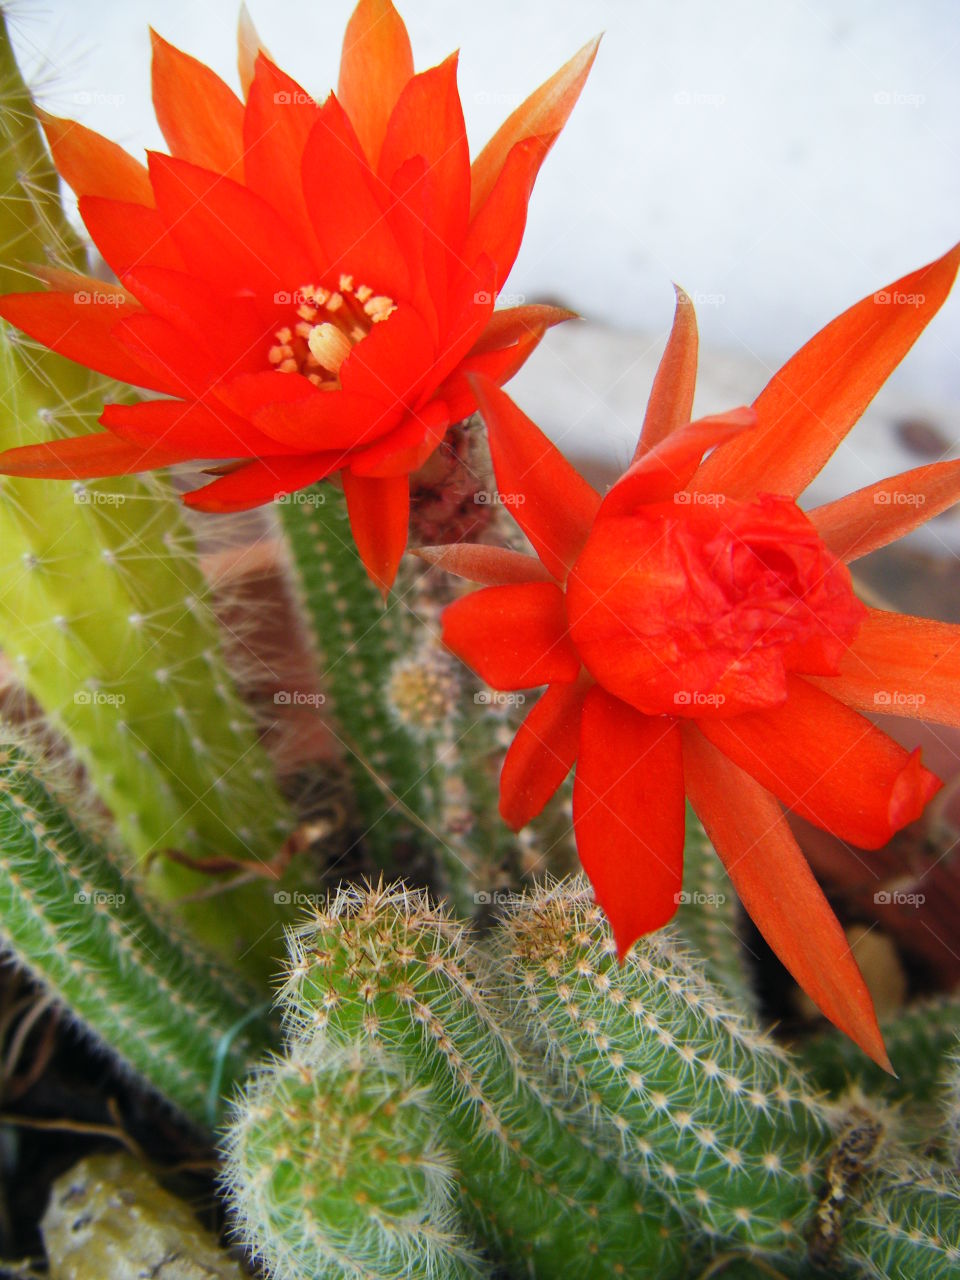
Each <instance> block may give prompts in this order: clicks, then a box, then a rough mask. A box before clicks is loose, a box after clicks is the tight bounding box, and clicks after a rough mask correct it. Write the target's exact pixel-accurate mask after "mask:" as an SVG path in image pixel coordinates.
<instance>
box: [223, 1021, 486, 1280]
mask: <svg viewBox="0 0 960 1280" xmlns="http://www.w3.org/2000/svg"><path fill="white" fill-rule="evenodd" d="M439 1129H440V1118H439V1115H438V1113H437V1109H436V1106H435V1104H434V1102H433V1099H432V1098H431V1097H430V1094H429V1091H428V1090H427V1089H426V1088H424V1087H422V1086H420V1085H416V1084H413V1083H411V1080H410V1078H409V1075H408V1073H407V1072H406V1070H405V1069H404V1067H403V1065H402V1064H401V1063H399V1062H397V1061H396V1060H394V1059H392V1058H391V1057H390V1056H389V1055H387V1054H385V1053H384V1052H382V1050H381V1049H380V1048H379V1047H378V1046H377V1045H376V1044H375V1043H374V1042H372V1041H371V1040H369V1039H368V1038H363V1039H361V1040H359V1041H357V1042H356V1043H354V1044H346V1045H335V1044H332V1043H330V1042H329V1041H328V1040H326V1038H325V1037H323V1036H322V1035H321V1036H320V1037H318V1038H317V1039H316V1040H315V1041H314V1042H312V1043H310V1044H298V1045H294V1046H293V1048H292V1050H291V1052H290V1054H289V1056H288V1057H285V1058H281V1059H277V1060H275V1061H273V1062H271V1063H269V1064H268V1065H266V1066H265V1067H264V1068H263V1069H262V1070H261V1071H260V1072H259V1073H258V1074H257V1076H255V1077H254V1079H253V1080H252V1081H251V1082H250V1083H248V1084H247V1086H246V1087H245V1089H244V1091H243V1093H242V1094H241V1095H240V1097H239V1098H238V1099H237V1101H236V1102H235V1104H234V1107H233V1115H232V1119H231V1123H230V1127H229V1129H228V1131H227V1134H226V1141H225V1152H226V1163H225V1168H224V1172H223V1175H222V1181H223V1184H224V1186H225V1188H226V1190H227V1194H228V1199H229V1201H230V1203H231V1206H232V1208H233V1213H234V1218H235V1223H236V1231H237V1233H238V1234H239V1236H240V1237H241V1238H242V1240H243V1242H244V1244H245V1245H246V1247H247V1248H248V1250H249V1251H250V1253H251V1254H252V1255H253V1256H254V1257H255V1258H257V1259H258V1260H260V1261H262V1262H263V1264H264V1265H265V1267H266V1269H267V1271H268V1273H269V1275H270V1276H271V1278H272V1280H354V1278H357V1280H360V1278H361V1277H362V1278H363V1280H395V1278H396V1277H400V1276H411V1277H412V1276H429V1277H431V1278H432V1280H466V1278H467V1277H470V1276H480V1275H483V1274H484V1270H483V1269H481V1267H480V1264H479V1261H478V1259H477V1257H476V1255H475V1254H474V1253H473V1251H472V1250H471V1249H470V1248H468V1247H467V1245H466V1243H465V1241H466V1237H465V1233H464V1231H463V1230H462V1228H461V1225H460V1222H459V1216H458V1211H457V1207H456V1199H457V1188H456V1182H455V1179H454V1164H453V1160H452V1158H451V1156H450V1153H449V1152H448V1151H447V1150H445V1148H444V1146H443V1144H442V1142H441V1140H440V1139H439V1138H438V1136H437V1135H438V1130H439Z"/></svg>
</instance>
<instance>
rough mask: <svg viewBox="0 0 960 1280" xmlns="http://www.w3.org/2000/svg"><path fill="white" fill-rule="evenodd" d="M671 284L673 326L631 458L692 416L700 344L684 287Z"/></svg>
mask: <svg viewBox="0 0 960 1280" xmlns="http://www.w3.org/2000/svg"><path fill="white" fill-rule="evenodd" d="M674 288H675V289H676V293H677V309H676V311H675V312H674V316H673V328H672V329H671V330H670V337H669V338H668V339H667V346H666V350H665V351H664V353H663V355H662V357H661V359H660V364H659V367H658V368H657V375H656V377H655V378H654V380H653V389H652V390H651V392H650V399H649V401H648V402H647V412H646V414H645V415H644V419H643V427H642V429H641V431H640V440H639V442H638V444H637V451H636V453H635V454H634V455H633V461H634V462H636V461H637V460H638V459H639V458H641V457H642V456H643V454H645V453H648V452H649V451H650V450H651V449H654V448H656V446H657V445H658V444H660V443H661V442H662V441H663V440H665V439H666V438H667V436H669V435H670V434H671V432H673V431H676V430H677V428H678V427H682V426H685V425H686V424H687V423H688V422H690V421H691V420H692V418H693V393H694V391H695V390H696V386H697V354H698V351H699V346H700V340H699V337H698V334H697V315H696V312H695V311H694V309H693V303H692V302H691V301H690V299H689V297H688V296H687V295H686V294H685V293H684V291H683V290H682V289H681V288H680V287H679V286H678V285H674Z"/></svg>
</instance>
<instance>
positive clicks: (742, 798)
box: [683, 725, 891, 1071]
mask: <svg viewBox="0 0 960 1280" xmlns="http://www.w3.org/2000/svg"><path fill="white" fill-rule="evenodd" d="M683 766H684V775H685V779H686V787H687V792H688V794H689V796H690V801H691V803H692V805H693V807H694V809H695V810H696V811H697V814H698V816H699V818H700V821H701V822H702V823H703V825H704V828H705V829H706V832H707V835H708V836H709V837H710V840H711V841H712V843H713V845H714V847H715V848H716V850H717V853H718V854H719V856H720V858H721V860H722V861H723V864H724V866H725V867H726V869H727V872H728V874H729V876H730V879H731V880H732V881H733V887H734V888H735V889H736V891H737V895H738V897H739V898H740V901H741V902H742V903H743V905H744V908H745V910H746V911H747V913H748V915H749V916H750V918H751V920H753V922H754V923H755V924H756V926H757V928H758V929H759V930H760V932H761V933H762V934H763V936H764V938H766V940H767V942H768V943H769V945H770V946H771V948H772V949H773V950H774V952H775V953H776V954H777V956H778V957H779V958H780V960H781V962H782V963H783V964H784V966H785V967H786V968H787V969H788V970H789V972H790V973H791V974H792V975H793V977H794V978H795V979H796V981H797V982H798V983H799V984H800V986H801V987H802V988H803V990H804V991H806V993H807V994H808V995H809V996H810V998H811V999H812V1000H813V1001H814V1002H815V1003H816V1005H817V1007H818V1008H819V1009H820V1010H821V1011H822V1012H823V1013H824V1014H825V1015H826V1017H828V1018H829V1019H830V1021H831V1022H832V1023H833V1024H834V1025H835V1026H837V1027H839V1028H840V1030H841V1031H843V1032H844V1034H845V1035H848V1036H849V1037H850V1038H851V1040H853V1041H854V1042H855V1043H856V1044H858V1045H859V1046H860V1047H861V1049H863V1051H864V1053H866V1054H868V1055H869V1056H870V1057H871V1058H872V1059H873V1060H874V1062H877V1063H879V1064H880V1066H881V1067H883V1068H884V1070H886V1071H890V1070H891V1067H890V1060H889V1058H888V1057H887V1053H886V1050H885V1049H884V1047H883V1039H882V1037H881V1035H880V1028H879V1027H878V1026H877V1017H876V1014H875V1013H874V1009H873V1001H872V1000H871V999H870V993H869V991H868V990H867V986H866V983H865V982H864V981H863V976H862V975H861V973H860V970H859V968H858V967H857V962H856V961H855V960H854V958H853V954H852V952H851V950H850V944H849V943H848V942H847V939H846V936H845V935H844V932H843V929H842V928H841V927H840V922H839V921H838V920H837V918H836V916H835V915H834V914H833V912H832V910H831V909H830V904H829V903H828V902H827V900H826V898H825V897H824V895H823V891H822V890H821V888H820V886H819V885H818V884H817V882H816V880H815V879H814V877H813V873H812V872H811V870H810V868H809V866H808V865H807V860H806V858H804V856H803V854H802V852H801V851H800V848H799V846H798V845H797V842H796V840H794V838H793V836H792V835H791V833H790V829H789V827H788V826H787V824H786V821H785V820H784V817H783V814H782V813H781V811H780V806H779V805H778V804H777V802H776V800H775V799H774V797H773V796H772V795H771V794H770V793H769V791H765V790H764V789H763V788H762V787H761V786H760V785H759V784H758V783H756V782H754V780H753V779H752V778H750V777H748V776H746V775H745V774H744V773H742V772H741V770H740V769H738V768H737V766H736V765H735V764H733V763H732V762H731V761H730V760H728V759H727V758H726V756H724V755H723V754H722V753H721V752H719V751H717V750H716V748H714V747H712V746H711V745H710V743H709V742H707V741H706V739H704V738H703V737H702V736H701V734H699V733H698V732H697V730H696V728H695V727H694V726H693V725H689V726H685V727H684V731H683Z"/></svg>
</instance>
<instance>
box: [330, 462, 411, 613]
mask: <svg viewBox="0 0 960 1280" xmlns="http://www.w3.org/2000/svg"><path fill="white" fill-rule="evenodd" d="M343 492H344V494H345V496H346V499H347V511H348V513H349V516H350V529H351V531H352V533H353V540H354V542H355V543H356V544H357V550H358V551H359V552H360V559H361V560H362V561H363V564H364V568H365V569H366V571H367V574H368V576H369V578H370V580H371V582H373V583H374V585H375V586H376V587H377V588H378V589H379V591H380V593H381V595H383V596H384V597H386V595H387V594H388V593H389V591H390V588H391V587H392V586H393V583H394V579H395V578H396V576H397V568H398V566H399V564H400V559H401V557H402V555H403V552H404V549H405V547H406V545H407V533H408V528H409V524H410V482H409V481H408V480H407V477H406V476H398V477H391V478H390V479H388V480H373V479H369V478H368V477H366V476H354V475H351V474H350V472H349V471H344V472H343Z"/></svg>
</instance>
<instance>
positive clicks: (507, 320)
mask: <svg viewBox="0 0 960 1280" xmlns="http://www.w3.org/2000/svg"><path fill="white" fill-rule="evenodd" d="M578 318H579V317H578V316H577V313H576V312H575V311H568V310H567V308H566V307H551V306H547V305H546V304H544V303H539V302H528V303H525V304H524V305H523V306H520V307H504V308H503V309H502V310H501V311H494V313H493V315H492V316H491V317H490V319H489V320H488V321H487V327H486V328H485V329H484V331H483V333H481V335H480V337H479V338H478V339H477V341H476V342H475V343H474V344H473V346H472V347H471V348H470V352H469V354H470V357H471V358H472V357H473V356H480V355H487V354H489V353H491V352H494V351H504V350H506V349H508V348H510V347H513V346H515V345H516V344H517V343H518V342H520V341H522V340H523V339H524V338H526V337H529V336H530V335H531V334H536V335H537V339H538V340H539V339H540V337H542V336H543V334H544V333H545V332H546V330H547V329H550V328H552V326H553V325H555V324H562V323H563V321H564V320H576V319H578Z"/></svg>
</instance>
